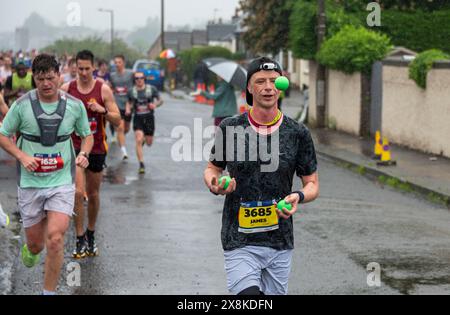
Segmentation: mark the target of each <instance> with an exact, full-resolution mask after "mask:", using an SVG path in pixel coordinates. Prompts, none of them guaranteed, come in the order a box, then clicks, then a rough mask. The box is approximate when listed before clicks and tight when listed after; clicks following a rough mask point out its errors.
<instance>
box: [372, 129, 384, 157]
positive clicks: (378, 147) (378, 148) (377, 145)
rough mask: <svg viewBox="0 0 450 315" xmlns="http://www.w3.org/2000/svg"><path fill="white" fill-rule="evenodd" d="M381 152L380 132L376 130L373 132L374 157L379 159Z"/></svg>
mask: <svg viewBox="0 0 450 315" xmlns="http://www.w3.org/2000/svg"><path fill="white" fill-rule="evenodd" d="M382 154H383V141H382V140H381V132H380V131H377V132H376V133H375V148H374V157H373V158H374V159H375V160H380V159H381V155H382Z"/></svg>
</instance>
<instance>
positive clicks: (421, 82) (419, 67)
mask: <svg viewBox="0 0 450 315" xmlns="http://www.w3.org/2000/svg"><path fill="white" fill-rule="evenodd" d="M449 58H450V56H449V55H447V54H445V53H444V52H442V51H441V50H438V49H430V50H427V51H424V52H423V53H421V54H419V55H418V56H417V57H416V59H415V60H414V61H413V62H411V64H410V65H409V78H410V79H412V80H414V81H416V83H417V85H418V86H420V87H421V88H422V89H426V88H427V75H428V71H430V69H431V68H432V67H433V64H434V62H436V61H438V60H445V59H449Z"/></svg>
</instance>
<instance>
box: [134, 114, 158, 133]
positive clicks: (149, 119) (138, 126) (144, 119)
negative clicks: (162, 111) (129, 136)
mask: <svg viewBox="0 0 450 315" xmlns="http://www.w3.org/2000/svg"><path fill="white" fill-rule="evenodd" d="M133 130H134V131H137V130H140V131H143V132H144V135H146V136H153V135H154V134H155V116H154V115H153V114H150V115H134V121H133Z"/></svg>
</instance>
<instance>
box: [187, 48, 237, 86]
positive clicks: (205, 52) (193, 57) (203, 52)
mask: <svg viewBox="0 0 450 315" xmlns="http://www.w3.org/2000/svg"><path fill="white" fill-rule="evenodd" d="M179 57H180V59H181V67H182V69H183V71H184V73H186V75H187V77H188V79H189V81H192V77H193V75H194V70H195V67H196V66H197V63H198V62H199V61H200V60H203V59H206V58H213V57H218V58H225V59H232V58H233V57H234V56H233V54H232V53H231V51H229V50H228V49H226V48H223V47H196V48H192V49H190V50H184V51H181V52H180V53H179Z"/></svg>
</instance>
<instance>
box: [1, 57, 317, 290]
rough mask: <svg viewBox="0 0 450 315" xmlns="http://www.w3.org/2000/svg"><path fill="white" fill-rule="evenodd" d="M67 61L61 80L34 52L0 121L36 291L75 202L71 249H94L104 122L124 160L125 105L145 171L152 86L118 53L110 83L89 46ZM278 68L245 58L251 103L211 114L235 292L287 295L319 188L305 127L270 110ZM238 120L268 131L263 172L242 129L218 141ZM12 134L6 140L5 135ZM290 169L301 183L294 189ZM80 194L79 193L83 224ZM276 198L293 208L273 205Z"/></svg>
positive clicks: (53, 270)
mask: <svg viewBox="0 0 450 315" xmlns="http://www.w3.org/2000/svg"><path fill="white" fill-rule="evenodd" d="M75 64H76V67H77V77H76V79H74V80H72V81H70V82H67V83H64V84H63V85H62V87H61V89H59V87H60V83H61V74H60V71H59V65H58V62H57V61H56V59H55V58H54V57H53V56H50V55H46V54H42V55H39V56H37V57H36V59H35V60H34V62H33V65H32V73H33V76H34V81H35V83H36V87H37V89H36V90H31V91H30V92H28V93H27V94H25V95H23V96H22V97H20V98H19V99H18V100H17V101H15V102H14V103H13V105H12V107H11V109H10V110H9V112H8V114H7V115H6V118H5V120H4V123H3V125H2V127H1V128H0V147H2V148H3V149H4V150H6V151H7V152H8V153H10V154H11V155H12V156H14V157H15V158H16V159H17V161H18V164H19V167H18V170H19V177H18V186H19V191H18V199H19V209H20V212H21V216H22V219H23V225H24V227H25V232H26V237H27V244H25V245H24V246H23V247H22V251H21V256H22V261H23V263H24V265H25V266H27V267H33V266H35V265H36V264H37V263H38V262H39V253H41V252H42V250H43V249H44V248H45V247H46V248H47V257H46V264H45V276H44V292H43V293H44V294H46V295H53V294H55V292H56V287H57V283H58V278H59V274H60V270H61V266H62V263H63V251H64V235H65V233H66V231H67V229H68V227H69V221H70V217H71V216H72V214H73V213H74V212H75V213H76V214H77V215H76V217H75V226H76V233H77V240H76V247H75V250H74V252H73V257H74V258H77V259H79V258H84V257H86V256H95V255H97V254H98V249H97V245H96V242H95V236H94V233H95V228H96V220H97V216H98V213H99V209H100V198H99V191H100V185H101V182H102V171H103V168H104V165H105V159H106V154H107V151H108V148H107V143H106V127H105V126H106V122H107V121H108V122H109V123H110V124H112V125H113V126H115V127H116V131H117V136H118V142H119V145H120V146H121V150H122V155H123V158H124V159H127V158H128V155H127V152H126V150H125V133H126V132H127V129H129V127H130V125H129V124H130V122H131V120H132V117H131V113H132V109H133V108H134V110H135V117H134V129H135V131H136V151H137V155H138V159H139V161H140V162H141V163H140V164H141V165H140V170H139V171H140V172H141V171H145V167H144V165H143V153H142V150H141V149H142V146H143V145H144V144H145V143H147V144H148V145H151V143H152V141H153V132H154V116H153V111H154V110H155V109H156V108H157V107H158V106H160V105H161V103H162V101H161V100H160V97H159V94H158V93H157V91H156V90H155V89H154V88H153V87H151V86H148V85H146V84H145V77H144V74H143V73H139V72H138V73H134V74H133V73H131V72H129V71H127V70H125V58H124V57H123V56H117V57H116V58H115V64H116V67H117V72H115V73H113V74H111V76H110V83H109V84H108V83H106V82H105V81H104V79H99V78H97V79H96V78H95V77H94V70H95V69H94V68H95V67H94V56H93V54H92V53H91V52H89V51H81V52H79V53H78V54H77V56H76V57H75ZM281 75H282V69H281V67H280V65H279V64H278V63H277V62H275V61H273V60H271V59H268V58H258V59H256V60H254V61H253V62H252V63H251V64H250V65H249V69H248V75H247V91H246V92H247V103H248V104H249V105H252V109H251V110H250V111H249V112H248V113H244V114H242V115H240V116H235V117H231V118H227V119H225V120H223V121H222V122H221V123H220V125H219V126H218V131H217V133H216V145H215V146H214V147H213V148H212V151H211V158H210V162H209V163H208V166H207V168H206V170H205V172H204V181H205V184H206V186H207V187H208V189H209V190H210V192H211V193H213V194H214V195H224V196H226V199H225V203H224V207H223V217H222V246H223V250H224V259H225V269H226V273H227V281H228V289H229V291H230V292H231V293H233V294H238V295H260V294H287V292H288V279H289V273H290V271H291V266H292V256H293V248H294V234H293V219H292V217H293V216H294V215H295V214H296V213H297V211H298V210H299V208H300V204H302V203H306V202H311V201H313V200H315V199H316V198H317V196H318V194H319V179H318V173H317V159H316V154H315V149H314V144H313V141H312V138H311V134H310V132H309V130H308V129H307V128H306V127H305V126H304V125H302V124H299V123H297V122H296V121H294V120H292V119H290V118H288V117H286V116H284V115H283V113H282V112H281V111H280V110H279V109H278V104H277V103H278V100H279V98H280V91H279V90H277V89H276V88H275V81H276V79H277V78H278V77H280V76H281ZM132 81H134V84H132ZM110 87H112V89H111V88H110ZM236 127H240V128H242V127H243V128H244V129H247V130H250V132H251V133H255V135H256V137H257V139H260V138H266V139H267V140H266V141H265V142H266V143H272V142H271V141H269V139H271V138H272V137H277V139H278V145H279V148H278V150H279V151H277V150H275V152H278V155H277V156H276V157H275V158H277V159H279V166H278V167H277V169H276V170H273V171H270V172H263V171H262V170H261V166H262V165H263V164H264V163H265V162H263V161H265V159H264V158H263V157H262V156H260V154H262V153H261V152H260V150H256V149H255V148H254V147H253V144H252V143H251V142H250V140H249V138H250V137H245V136H244V137H245V138H244V140H243V142H241V143H243V146H244V147H243V148H236V147H235V146H234V145H232V146H230V145H228V143H227V141H232V142H233V143H234V140H235V139H234V136H233V137H232V138H233V139H227V135H228V129H229V128H236ZM17 133H19V138H18V141H17V145H16V144H14V143H13V142H12V141H11V140H10V139H9V138H10V137H12V136H14V135H16V134H17ZM242 149H244V150H245V151H244V152H245V156H246V157H250V156H253V154H250V153H251V152H252V153H254V152H257V153H256V154H257V157H258V159H257V161H250V160H244V161H242V160H239V157H238V156H240V155H239V152H242ZM274 149H275V148H272V152H274V151H273V150H274ZM233 150H234V151H233ZM272 158H274V157H273V156H272ZM225 170H227V171H228V172H229V174H230V176H231V177H232V179H231V180H230V181H229V182H226V181H225V180H224V181H219V178H220V177H221V175H222V173H223V172H224V171H225ZM295 174H297V176H299V177H300V178H301V180H302V184H303V187H302V189H301V190H297V191H292V186H293V178H294V176H295ZM84 192H87V195H88V200H89V201H88V207H87V212H88V224H87V229H86V230H85V229H84V217H85V214H84V207H83V197H84ZM280 200H284V201H285V202H286V203H287V204H290V205H291V207H292V208H291V209H287V207H282V208H281V209H280V208H278V207H277V202H278V201H280Z"/></svg>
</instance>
